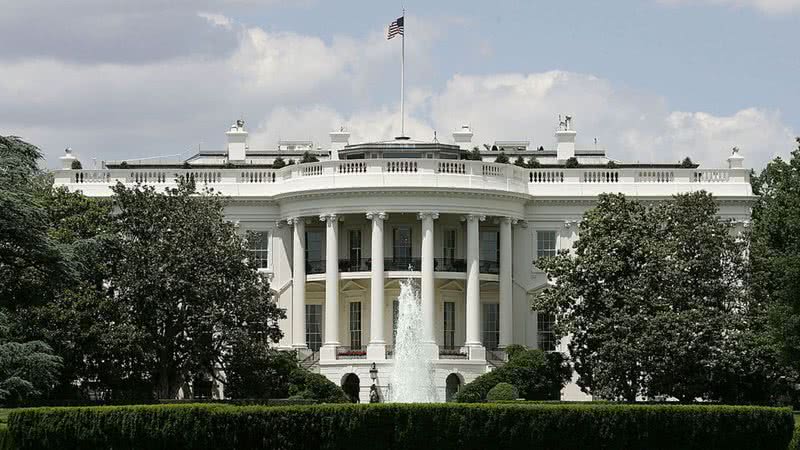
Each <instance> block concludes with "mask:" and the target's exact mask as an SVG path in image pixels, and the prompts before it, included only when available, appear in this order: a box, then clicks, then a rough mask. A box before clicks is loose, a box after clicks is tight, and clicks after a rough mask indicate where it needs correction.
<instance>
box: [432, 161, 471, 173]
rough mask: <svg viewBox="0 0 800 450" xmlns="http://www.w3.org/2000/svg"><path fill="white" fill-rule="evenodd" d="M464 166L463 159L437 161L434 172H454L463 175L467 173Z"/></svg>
mask: <svg viewBox="0 0 800 450" xmlns="http://www.w3.org/2000/svg"><path fill="white" fill-rule="evenodd" d="M466 167H467V166H466V164H464V162H463V161H439V162H438V164H437V166H436V173H455V174H459V175H463V174H465V173H467V169H466Z"/></svg>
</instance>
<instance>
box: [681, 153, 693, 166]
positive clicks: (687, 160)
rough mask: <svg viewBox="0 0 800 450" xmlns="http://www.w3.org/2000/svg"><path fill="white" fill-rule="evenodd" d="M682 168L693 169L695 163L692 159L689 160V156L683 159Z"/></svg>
mask: <svg viewBox="0 0 800 450" xmlns="http://www.w3.org/2000/svg"><path fill="white" fill-rule="evenodd" d="M681 167H683V168H684V169H691V168H693V167H694V163H693V162H692V158H689V157H688V156H687V157H686V158H683V161H681Z"/></svg>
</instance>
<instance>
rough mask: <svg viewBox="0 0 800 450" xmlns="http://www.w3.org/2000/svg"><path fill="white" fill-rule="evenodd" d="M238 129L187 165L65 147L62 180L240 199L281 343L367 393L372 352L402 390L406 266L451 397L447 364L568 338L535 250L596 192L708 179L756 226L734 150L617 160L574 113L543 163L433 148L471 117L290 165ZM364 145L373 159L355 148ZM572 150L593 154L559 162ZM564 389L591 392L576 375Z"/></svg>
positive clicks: (656, 191)
mask: <svg viewBox="0 0 800 450" xmlns="http://www.w3.org/2000/svg"><path fill="white" fill-rule="evenodd" d="M227 134H228V136H229V139H230V141H231V142H230V144H229V149H228V150H226V151H224V152H208V153H205V154H203V153H201V154H199V155H196V156H194V157H192V158H190V159H189V160H187V161H186V162H182V161H181V162H174V161H173V162H159V163H155V164H154V163H153V162H152V161H133V160H131V161H128V162H126V163H122V162H119V161H118V162H113V163H112V162H109V163H107V164H106V167H105V168H103V169H100V170H71V169H70V165H71V162H72V161H73V160H74V159H75V158H74V156H72V154H71V153H69V154H68V155H67V157H65V161H64V168H63V169H62V170H59V171H56V172H55V180H56V184H58V185H64V186H67V187H68V188H69V189H71V190H80V191H83V192H84V193H85V194H87V195H89V196H108V195H110V194H111V190H110V188H111V186H113V185H114V184H115V183H116V182H117V181H121V182H123V183H126V184H135V183H139V182H140V183H147V184H153V185H156V186H160V187H167V186H172V185H174V183H175V181H174V180H175V177H176V176H184V177H193V178H194V179H195V181H197V183H198V186H199V187H203V186H208V187H211V188H213V189H214V190H215V191H216V192H220V193H222V194H223V195H226V196H229V197H230V198H231V202H230V204H229V206H228V207H227V209H226V214H227V216H228V217H229V218H230V220H232V221H235V222H237V223H238V224H239V226H240V229H241V230H242V231H243V232H245V231H255V232H262V233H266V234H262V235H261V236H263V237H264V239H263V240H262V241H260V244H259V245H258V247H257V248H254V255H256V254H257V255H258V258H259V259H260V261H261V262H262V265H263V266H264V268H263V269H261V270H263V271H264V272H265V273H266V274H267V275H268V276H269V278H270V282H271V286H272V289H273V290H274V292H275V298H276V300H277V302H278V303H279V305H280V306H281V307H282V308H285V309H286V313H287V319H286V320H285V322H284V323H282V324H281V329H282V330H283V332H284V338H283V340H282V341H281V342H280V346H281V347H282V348H286V349H292V348H294V349H297V350H299V351H300V353H301V355H303V358H304V362H303V364H304V365H306V366H307V367H309V368H311V369H312V370H318V371H319V372H320V373H322V374H324V375H325V376H327V377H328V378H329V379H331V380H332V381H334V382H335V383H337V384H340V385H341V384H343V383H344V382H345V379H346V378H347V377H348V374H355V375H356V376H357V377H358V378H359V381H360V399H361V401H368V398H369V388H370V385H371V384H372V381H371V379H370V373H369V369H370V367H371V365H372V363H375V366H376V368H377V369H378V377H377V384H378V386H379V387H380V388H381V389H382V391H383V393H384V394H386V391H387V390H388V389H390V387H389V386H388V380H389V376H390V374H391V370H392V343H393V317H394V313H393V311H394V301H395V299H396V297H397V294H398V293H399V282H400V281H401V280H403V279H407V278H411V279H414V280H416V282H417V283H418V287H419V290H420V294H421V299H422V308H423V313H424V318H425V322H424V324H425V329H424V335H425V337H426V342H427V344H429V347H428V348H429V350H430V354H431V357H432V358H433V359H434V366H435V371H436V376H435V380H436V384H437V387H438V388H439V393H440V396H441V398H442V399H444V398H445V397H446V396H447V393H446V390H447V389H446V385H447V382H446V380H447V379H448V376H450V380H451V381H454V380H457V381H458V382H459V383H461V384H463V383H466V382H469V381H471V380H473V379H474V378H475V377H477V376H478V375H480V374H482V373H485V372H486V371H488V370H492V368H493V367H495V366H496V365H499V364H502V358H503V354H502V351H498V349H501V348H502V347H504V346H506V345H509V344H522V345H526V346H529V347H539V348H547V349H555V350H561V351H565V350H566V340H562V342H558V343H552V346H551V344H550V343H551V342H552V339H550V334H549V333H548V327H547V323H545V322H544V319H545V317H544V316H540V315H538V314H537V313H536V312H534V311H531V308H530V297H531V296H532V295H535V294H536V293H537V292H538V291H540V290H541V289H542V288H543V287H544V286H546V283H547V280H546V277H545V275H544V274H543V273H542V272H541V271H540V270H538V269H537V267H536V265H535V259H536V258H537V256H538V255H543V254H552V253H553V252H555V251H556V250H558V249H569V248H571V246H572V243H573V242H574V241H575V240H576V239H577V237H578V235H577V234H578V228H579V227H578V223H579V222H580V220H581V217H582V216H583V213H584V212H585V211H586V210H587V209H589V208H591V207H592V206H593V205H594V204H595V202H596V199H597V195H598V194H600V193H603V192H621V193H624V194H626V195H628V196H631V197H635V198H638V199H643V200H652V201H658V200H663V199H666V198H669V197H670V196H671V195H673V194H676V193H681V192H690V191H698V190H706V191H709V192H711V193H712V194H714V196H715V197H716V199H717V201H718V203H719V206H720V216H721V219H722V220H731V221H734V222H735V223H737V224H739V226H741V227H745V226H747V224H748V223H749V217H750V204H751V201H752V192H751V189H750V184H749V173H748V170H746V169H744V168H743V167H742V160H741V157H740V156H739V155H738V154H736V153H734V154H733V155H732V156H731V158H729V159H728V163H727V166H728V167H727V168H724V169H698V168H680V167H678V166H677V165H674V164H673V165H666V164H662V165H625V164H621V163H620V164H618V165H617V166H616V167H612V166H608V165H607V162H608V161H609V159H608V158H607V157H606V156H605V152H603V151H599V152H598V151H596V150H591V151H581V150H575V147H574V139H575V132H574V131H572V130H570V129H569V123H567V124H566V125H564V124H563V123H562V126H561V127H560V128H559V131H558V132H557V142H558V147H557V151H537V150H530V149H528V148H527V143H523V144H524V146H520V147H518V148H517V153H516V154H515V153H514V151H509V153H510V154H509V156H510V157H511V158H512V160H513V158H514V157H516V155H517V154H519V155H522V156H524V157H525V158H526V159H527V158H529V157H530V156H534V157H536V158H537V159H538V160H539V161H540V162H541V163H543V164H544V167H540V168H534V169H530V168H522V167H517V166H514V165H511V164H498V163H493V162H489V161H493V160H494V157H495V154H494V153H497V152H493V151H492V150H491V149H488V150H486V151H484V152H482V153H483V157H484V161H467V160H463V159H435V158H433V155H438V156H442V157H444V156H443V155H445V156H446V155H449V154H450V153H452V152H453V151H455V152H458V151H461V152H463V151H464V150H466V149H469V148H471V142H470V140H471V137H472V132H471V130H469V128H468V127H464V128H462V129H460V130H458V131H457V132H456V133H454V140H455V141H456V144H455V145H453V144H450V145H449V146H448V145H447V144H438V143H418V142H414V141H400V140H399V141H390V142H383V143H375V144H359V145H356V146H348V145H346V144H347V140H348V138H349V133H347V132H346V131H343V130H341V131H337V132H334V133H331V137H332V142H331V144H330V147H329V149H328V150H324V151H323V150H320V149H318V150H316V151H312V153H313V154H315V155H317V156H318V157H319V158H320V159H321V161H319V162H314V163H307V164H295V165H291V166H287V167H284V168H280V169H274V168H271V167H269V166H268V165H269V164H271V163H272V162H273V161H274V159H275V158H276V157H277V156H282V157H283V158H284V159H289V158H288V157H289V156H293V157H295V158H297V157H298V156H299V154H298V155H295V154H294V153H291V152H292V151H294V150H286V148H288V147H287V146H286V145H284V147H283V148H281V147H279V148H278V149H277V150H274V151H265V150H263V151H257V150H253V151H251V150H250V149H249V148H247V146H246V134H247V133H246V131H244V125H243V123H238V124H236V125H235V126H234V127H232V128H231V131H229V132H228V133H227ZM565 142H566V145H565ZM291 148H295V147H294V146H291ZM307 148H313V146H312V145H310V144H309V145H308V146H307ZM504 150H505V148H504ZM287 152H289V153H288V154H287ZM356 153H357V154H356ZM228 154H229V155H228ZM354 154H356V155H355V157H361V158H363V159H344V158H345V157H348V158H350V157H353V156H352V155H354ZM406 154H407V155H409V156H410V157H406V158H402V157H397V156H398V155H399V156H403V155H406ZM348 155H350V156H348ZM426 155H427V156H426ZM229 156H230V157H229ZM571 156H576V157H577V158H578V160H579V161H580V163H581V167H578V168H572V169H567V168H564V167H563V166H561V167H559V166H557V165H556V164H558V163H563V162H564V160H565V159H567V158H569V157H571ZM448 158H449V156H448ZM548 164H549V165H548ZM255 252H257V253H255ZM540 319H542V320H541V323H540ZM317 346H319V348H317ZM548 347H549V348H548ZM452 374H455V376H451V375H452ZM350 379H351V380H352V379H353V378H352V377H350ZM451 387H452V386H451ZM562 398H563V399H565V400H582V399H585V398H586V397H585V396H584V395H583V394H582V393H581V392H580V390H579V389H578V388H577V386H575V385H574V384H571V385H569V386H567V387H566V388H565V389H564V391H563V392H562Z"/></svg>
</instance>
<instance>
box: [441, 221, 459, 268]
mask: <svg viewBox="0 0 800 450" xmlns="http://www.w3.org/2000/svg"><path fill="white" fill-rule="evenodd" d="M443 241H444V242H443V248H442V250H443V251H442V256H444V261H445V263H452V262H453V260H455V259H456V230H453V229H450V230H445V231H444V239H443Z"/></svg>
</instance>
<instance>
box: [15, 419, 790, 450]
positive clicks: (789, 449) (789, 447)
mask: <svg viewBox="0 0 800 450" xmlns="http://www.w3.org/2000/svg"><path fill="white" fill-rule="evenodd" d="M0 449H2V447H0ZM789 450H800V423H798V424H795V426H794V433H792V440H791V442H789Z"/></svg>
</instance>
